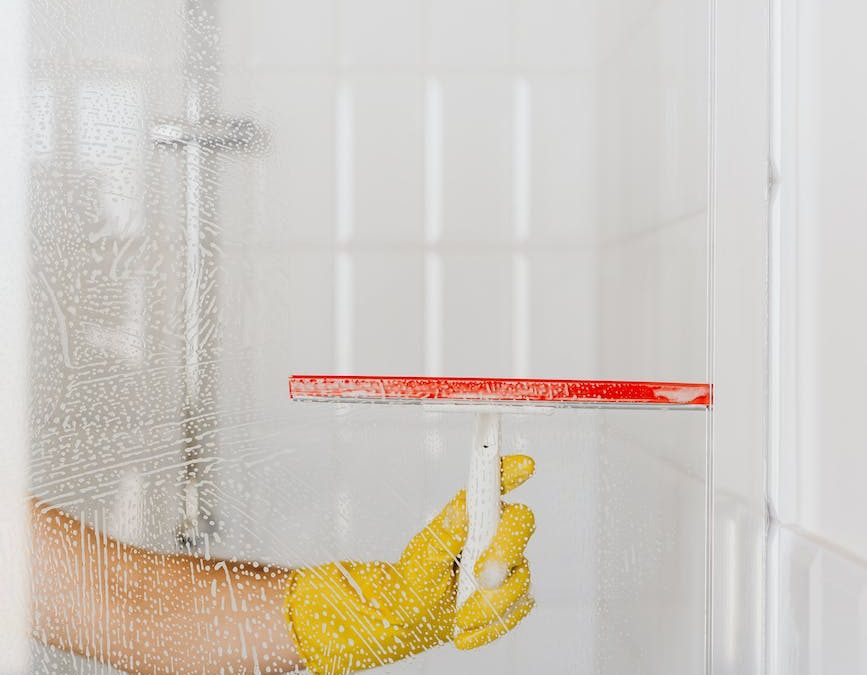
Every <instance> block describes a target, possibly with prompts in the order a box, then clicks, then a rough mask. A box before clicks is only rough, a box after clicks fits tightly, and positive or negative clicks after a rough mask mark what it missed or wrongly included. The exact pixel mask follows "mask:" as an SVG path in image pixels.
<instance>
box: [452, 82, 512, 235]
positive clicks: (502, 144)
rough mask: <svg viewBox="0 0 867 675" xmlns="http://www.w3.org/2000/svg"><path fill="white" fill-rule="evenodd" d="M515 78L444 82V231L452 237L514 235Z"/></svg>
mask: <svg viewBox="0 0 867 675" xmlns="http://www.w3.org/2000/svg"><path fill="white" fill-rule="evenodd" d="M512 105H513V88H512V82H511V81H510V79H509V78H507V77H505V76H496V75H491V76H478V75H473V76H465V75H454V76H446V77H444V78H443V81H442V106H443V112H442V120H443V121H442V137H443V149H442V208H441V213H442V223H443V225H442V229H443V237H444V238H445V239H446V240H449V241H457V242H466V241H487V242H503V241H508V240H509V239H511V235H512V227H513V224H512V209H511V207H512V177H513V172H512V146H511V143H512V134H513V124H514V114H513V111H512Z"/></svg>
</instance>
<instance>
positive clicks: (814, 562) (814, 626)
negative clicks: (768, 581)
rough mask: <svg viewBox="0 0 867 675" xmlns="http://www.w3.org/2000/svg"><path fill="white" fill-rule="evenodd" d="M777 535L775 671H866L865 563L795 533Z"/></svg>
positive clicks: (814, 674) (811, 674) (803, 674)
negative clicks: (777, 575)
mask: <svg viewBox="0 0 867 675" xmlns="http://www.w3.org/2000/svg"><path fill="white" fill-rule="evenodd" d="M778 536H779V542H778V545H779V553H780V569H779V577H778V578H777V579H774V582H775V583H776V584H778V602H779V606H778V607H777V608H776V609H777V610H778V611H777V622H778V624H777V626H776V636H775V637H776V642H775V646H776V647H777V653H776V654H775V655H774V658H775V664H776V668H777V671H776V672H780V673H791V674H792V675H820V674H822V673H851V674H852V675H858V674H863V673H867V565H865V564H864V561H863V560H858V559H856V558H852V557H850V556H848V555H846V554H845V552H840V551H839V550H836V549H835V548H834V547H833V545H829V544H828V543H827V542H824V543H822V542H818V541H816V540H815V539H813V538H811V537H809V536H804V535H803V534H801V533H798V532H797V531H792V530H789V529H787V528H783V529H782V530H780V531H779V533H778Z"/></svg>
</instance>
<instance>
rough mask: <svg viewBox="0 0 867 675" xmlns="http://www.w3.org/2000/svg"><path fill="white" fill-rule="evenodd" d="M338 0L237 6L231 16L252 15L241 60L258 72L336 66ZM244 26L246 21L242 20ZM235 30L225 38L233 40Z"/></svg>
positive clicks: (267, 0) (266, 0) (277, 0)
mask: <svg viewBox="0 0 867 675" xmlns="http://www.w3.org/2000/svg"><path fill="white" fill-rule="evenodd" d="M335 3H336V0H318V1H317V2H314V3H309V2H304V1H303V0H261V1H260V2H256V3H232V2H223V3H221V6H222V7H227V6H230V5H237V7H234V8H232V9H231V10H230V12H231V16H233V17H234V16H238V15H239V14H243V13H245V12H246V13H249V15H250V19H249V26H250V28H249V30H250V32H249V35H248V37H247V44H248V51H247V52H246V54H243V55H242V56H241V58H242V59H243V61H244V63H248V64H250V65H253V66H255V67H258V68H298V67H311V66H319V67H321V66H325V65H328V64H332V63H334V59H335V53H336V44H337V36H336V34H335V33H336V31H335V27H336V21H337V18H336V9H335ZM240 21H241V22H242V23H241V25H243V22H244V21H245V19H244V18H243V17H241V18H240ZM234 32H235V31H234V28H233V27H227V29H226V31H225V34H226V35H229V36H231V35H232V34H233V33H234Z"/></svg>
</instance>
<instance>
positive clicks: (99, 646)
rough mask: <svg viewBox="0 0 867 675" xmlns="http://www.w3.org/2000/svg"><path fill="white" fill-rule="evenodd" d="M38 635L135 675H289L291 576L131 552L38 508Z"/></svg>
mask: <svg viewBox="0 0 867 675" xmlns="http://www.w3.org/2000/svg"><path fill="white" fill-rule="evenodd" d="M30 513H31V528H30V530H31V536H32V541H31V546H32V548H31V559H32V563H31V580H32V581H31V586H32V593H31V595H32V614H33V633H34V636H35V637H36V638H37V639H39V640H41V641H42V642H44V643H46V644H48V645H51V646H52V647H55V648H58V649H62V650H65V651H71V652H74V653H77V654H81V655H85V656H88V657H91V658H95V659H97V660H99V661H102V662H105V663H109V664H111V665H112V666H114V667H115V668H117V669H119V670H122V671H125V672H129V673H192V672H202V670H203V669H205V670H206V671H207V672H220V671H223V672H254V670H255V667H256V666H258V668H259V669H260V670H261V671H263V672H267V671H266V670H265V669H266V668H270V672H286V671H289V670H292V669H294V668H295V667H296V666H300V665H301V662H300V659H299V657H298V654H297V652H296V650H295V645H294V643H293V640H292V637H291V634H290V632H289V631H288V630H287V629H286V621H285V618H284V616H283V599H284V595H285V590H286V585H287V581H288V579H289V577H290V575H291V571H290V570H288V569H286V568H283V567H279V566H276V565H267V566H266V565H261V564H258V563H254V562H232V561H223V560H214V559H204V558H198V557H194V556H189V555H183V554H174V553H160V552H155V551H149V550H146V549H143V548H139V547H136V546H131V545H129V544H125V543H123V542H121V541H118V540H117V539H114V538H112V537H110V536H108V535H107V534H106V533H104V532H100V531H97V530H95V529H94V528H92V527H89V526H87V525H85V524H84V523H82V522H81V521H78V520H76V519H74V518H72V517H71V516H69V515H67V514H65V513H63V512H62V511H60V510H59V509H56V508H53V507H51V506H49V505H47V504H40V503H39V502H37V501H36V500H32V501H31V509H30Z"/></svg>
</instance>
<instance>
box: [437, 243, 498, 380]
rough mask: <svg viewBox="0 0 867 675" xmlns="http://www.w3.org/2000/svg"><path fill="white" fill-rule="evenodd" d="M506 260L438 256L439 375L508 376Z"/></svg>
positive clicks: (470, 255) (482, 255)
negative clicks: (440, 272) (440, 281)
mask: <svg viewBox="0 0 867 675" xmlns="http://www.w3.org/2000/svg"><path fill="white" fill-rule="evenodd" d="M510 263H511V257H510V256H508V255H505V254H500V255H497V254H490V253H455V254H449V255H446V256H443V261H442V267H443V290H442V294H443V301H442V306H443V313H444V317H446V318H445V320H444V325H443V356H442V364H443V372H446V373H460V374H461V375H467V376H471V377H472V376H482V377H508V376H510V375H511V374H512V372H513V364H512V341H513V339H514V337H513V335H512V279H511V265H510Z"/></svg>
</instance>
